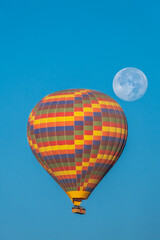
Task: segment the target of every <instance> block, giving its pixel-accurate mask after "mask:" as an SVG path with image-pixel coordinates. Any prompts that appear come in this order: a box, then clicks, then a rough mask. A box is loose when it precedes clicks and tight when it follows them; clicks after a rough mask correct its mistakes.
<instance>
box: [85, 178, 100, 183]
mask: <svg viewBox="0 0 160 240" xmlns="http://www.w3.org/2000/svg"><path fill="white" fill-rule="evenodd" d="M98 181H99V180H98V179H89V181H88V183H95V184H96V183H98Z"/></svg>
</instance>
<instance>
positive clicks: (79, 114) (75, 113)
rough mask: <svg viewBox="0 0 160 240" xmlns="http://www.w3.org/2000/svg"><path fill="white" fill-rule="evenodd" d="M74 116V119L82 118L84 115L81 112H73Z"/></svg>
mask: <svg viewBox="0 0 160 240" xmlns="http://www.w3.org/2000/svg"><path fill="white" fill-rule="evenodd" d="M74 116H75V117H78V116H82V117H83V116H84V113H83V112H74Z"/></svg>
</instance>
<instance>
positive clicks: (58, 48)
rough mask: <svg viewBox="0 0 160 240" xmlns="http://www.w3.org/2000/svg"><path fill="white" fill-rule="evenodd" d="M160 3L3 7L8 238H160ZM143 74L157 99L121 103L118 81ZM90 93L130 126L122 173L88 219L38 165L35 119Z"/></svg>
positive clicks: (3, 233) (109, 181) (3, 210)
mask: <svg viewBox="0 0 160 240" xmlns="http://www.w3.org/2000/svg"><path fill="white" fill-rule="evenodd" d="M159 11H160V4H159V1H158V0H157V1H154V0H152V1H142V0H135V1H124V0H122V1H119V0H114V1H113V0H107V1H101V0H99V1H93V0H92V1H90V0H85V1H84V0H81V1H70V0H68V1H54V0H52V1H48V0H46V1H41V0H39V1H35V0H32V1H31V0H28V1H8V0H6V1H1V6H0V96H1V107H0V121H1V134H0V136H1V137H0V142H1V144H0V148H1V158H0V239H1V240H10V239H13V240H44V239H45V240H52V239H53V240H75V239H76V240H82V239H87V240H90V239H92V240H97V239H98V240H106V239H109V240H117V239H118V240H135V239H136V240H159V239H160V228H159V222H160V204H159V203H160V191H159V188H160V157H159V149H160V140H159V139H160V138H159V135H160V103H159V102H160V100H159V99H160V93H159V89H160V80H159V69H160V68H159V66H160V57H159V55H160V15H159ZM124 67H136V68H139V69H140V70H142V71H143V72H144V73H145V74H146V76H147V78H148V83H149V85H148V90H147V92H146V94H145V95H144V97H143V98H141V99H139V100H137V101H135V102H125V101H122V100H120V99H118V98H117V97H116V96H115V94H114V92H113V89H112V80H113V77H114V75H115V74H116V73H117V72H118V71H119V70H120V69H122V68H124ZM69 88H89V89H95V90H99V91H102V92H104V93H106V94H108V95H110V96H111V97H113V98H114V99H115V100H116V101H118V103H119V104H120V105H121V106H122V108H123V110H124V112H125V114H126V116H127V119H128V125H129V135H128V142H127V145H126V148H125V150H124V152H123V154H122V156H121V157H120V159H119V161H118V162H117V163H116V165H115V166H114V167H113V168H112V169H111V171H110V172H109V173H108V174H107V176H106V177H105V178H104V179H103V180H102V182H101V183H100V184H99V185H98V186H97V188H96V189H95V190H94V192H93V193H92V194H91V196H90V197H89V199H88V200H87V201H84V202H83V204H82V205H83V206H84V207H86V209H87V213H86V215H84V216H80V215H76V214H73V213H72V212H71V207H72V203H71V201H70V199H69V198H68V197H67V195H66V194H65V192H63V190H62V189H61V188H60V187H59V186H58V185H57V183H55V182H54V180H53V179H52V178H51V177H50V176H49V175H48V174H47V172H46V171H45V170H43V168H42V167H41V166H40V164H39V163H38V162H37V160H36V159H35V157H34V156H33V154H32V152H31V150H30V148H29V145H28V143H27V137H26V125H27V120H28V116H29V113H30V111H31V110H32V108H33V107H34V106H35V104H36V103H37V102H38V101H39V100H41V99H42V98H43V97H44V96H46V95H47V94H49V93H52V92H55V91H57V90H63V89H69Z"/></svg>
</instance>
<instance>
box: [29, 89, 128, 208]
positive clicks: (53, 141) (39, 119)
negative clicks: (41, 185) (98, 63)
mask: <svg viewBox="0 0 160 240" xmlns="http://www.w3.org/2000/svg"><path fill="white" fill-rule="evenodd" d="M27 137H28V142H29V145H30V147H31V149H32V152H33V154H34V155H35V157H36V158H37V160H38V161H39V163H40V164H41V165H42V167H43V168H44V169H45V170H46V171H47V172H48V173H49V174H50V175H51V176H52V177H53V179H54V180H55V181H56V182H57V183H58V184H59V185H60V186H61V187H62V189H63V190H64V191H65V192H66V193H67V195H68V196H69V197H70V199H71V200H72V202H73V203H74V205H79V204H80V203H81V201H82V200H83V199H87V198H88V197H89V195H90V194H91V192H92V191H93V190H94V188H95V187H96V186H97V184H98V183H99V182H100V181H101V179H102V178H103V177H104V176H105V175H106V173H107V172H108V171H109V170H110V169H111V168H112V166H113V165H114V164H115V163H116V161H117V160H118V158H119V156H120V155H121V153H122V151H123V149H124V146H125V144H126V140H127V120H126V117H125V114H124V112H123V110H122V108H121V107H120V105H119V104H118V103H117V102H116V101H115V100H113V99H112V98H111V97H109V96H108V95H106V94H104V93H101V92H98V91H94V90H86V89H71V90H64V91H59V92H55V93H53V94H50V95H48V96H46V97H44V98H43V99H42V100H41V101H40V102H39V103H38V104H37V105H36V106H35V107H34V109H33V110H32V112H31V114H30V116H29V120H28V126H27Z"/></svg>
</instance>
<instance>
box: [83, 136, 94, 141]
mask: <svg viewBox="0 0 160 240" xmlns="http://www.w3.org/2000/svg"><path fill="white" fill-rule="evenodd" d="M84 140H93V135H84Z"/></svg>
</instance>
